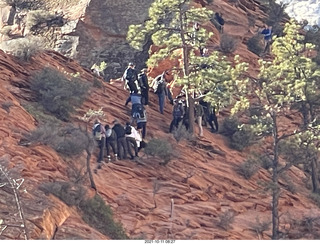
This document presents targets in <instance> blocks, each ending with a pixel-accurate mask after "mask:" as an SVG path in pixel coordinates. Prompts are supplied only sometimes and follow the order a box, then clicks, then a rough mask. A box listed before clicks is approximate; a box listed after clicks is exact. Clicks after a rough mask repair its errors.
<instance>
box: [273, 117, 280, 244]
mask: <svg viewBox="0 0 320 244" xmlns="http://www.w3.org/2000/svg"><path fill="white" fill-rule="evenodd" d="M272 120H273V155H274V156H273V167H272V168H273V171H272V183H273V186H272V240H278V238H279V237H278V234H279V210H278V205H279V195H280V194H279V193H280V190H279V184H278V178H279V177H278V162H279V152H278V127H277V115H276V113H275V112H273V114H272Z"/></svg>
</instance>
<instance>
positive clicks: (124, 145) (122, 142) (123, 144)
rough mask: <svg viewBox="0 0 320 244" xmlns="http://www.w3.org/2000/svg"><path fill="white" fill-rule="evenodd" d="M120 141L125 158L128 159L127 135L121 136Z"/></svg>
mask: <svg viewBox="0 0 320 244" xmlns="http://www.w3.org/2000/svg"><path fill="white" fill-rule="evenodd" d="M120 143H121V146H122V148H123V158H124V159H126V158H127V151H128V150H127V141H126V138H125V137H121V138H120Z"/></svg>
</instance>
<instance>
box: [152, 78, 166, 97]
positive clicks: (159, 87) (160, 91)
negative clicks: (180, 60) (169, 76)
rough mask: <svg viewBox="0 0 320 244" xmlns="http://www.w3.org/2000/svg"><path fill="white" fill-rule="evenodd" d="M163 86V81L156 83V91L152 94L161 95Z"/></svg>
mask: <svg viewBox="0 0 320 244" xmlns="http://www.w3.org/2000/svg"><path fill="white" fill-rule="evenodd" d="M164 86H165V83H164V81H163V80H160V81H159V82H158V85H157V87H156V89H155V90H154V93H155V94H161V93H162V92H163V91H164Z"/></svg>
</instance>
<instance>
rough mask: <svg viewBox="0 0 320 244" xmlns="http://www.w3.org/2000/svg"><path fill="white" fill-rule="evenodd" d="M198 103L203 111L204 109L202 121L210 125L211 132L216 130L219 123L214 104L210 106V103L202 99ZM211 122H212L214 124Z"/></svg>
mask: <svg viewBox="0 0 320 244" xmlns="http://www.w3.org/2000/svg"><path fill="white" fill-rule="evenodd" d="M199 103H200V104H201V105H202V107H203V111H204V116H203V121H204V123H205V125H206V124H207V122H208V123H209V125H210V127H211V132H212V133H215V132H218V130H219V125H218V119H217V116H216V112H215V110H216V108H215V106H212V105H211V103H209V102H205V101H204V100H200V102H199ZM212 122H213V123H214V126H213V123H212Z"/></svg>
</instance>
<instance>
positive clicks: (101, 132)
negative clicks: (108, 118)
mask: <svg viewBox="0 0 320 244" xmlns="http://www.w3.org/2000/svg"><path fill="white" fill-rule="evenodd" d="M92 134H93V137H94V138H95V140H96V141H97V143H98V146H99V149H100V151H99V156H98V160H97V161H98V163H99V166H98V168H101V165H100V164H101V163H102V162H103V158H104V148H105V137H106V131H105V129H104V127H103V126H102V124H101V123H100V121H99V120H98V119H96V120H95V122H94V125H93V127H92Z"/></svg>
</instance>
